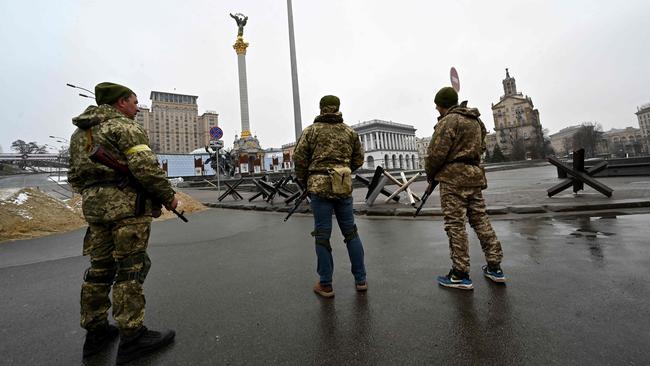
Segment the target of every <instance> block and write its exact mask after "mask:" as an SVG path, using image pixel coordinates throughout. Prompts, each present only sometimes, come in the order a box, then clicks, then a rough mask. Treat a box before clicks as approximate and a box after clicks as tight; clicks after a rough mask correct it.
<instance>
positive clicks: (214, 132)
mask: <svg viewBox="0 0 650 366" xmlns="http://www.w3.org/2000/svg"><path fill="white" fill-rule="evenodd" d="M210 136H212V138H213V139H215V140H219V139H220V138H222V137H223V130H222V129H220V128H219V127H217V126H214V127H211V128H210Z"/></svg>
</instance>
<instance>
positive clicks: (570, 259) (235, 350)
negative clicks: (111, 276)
mask: <svg viewBox="0 0 650 366" xmlns="http://www.w3.org/2000/svg"><path fill="white" fill-rule="evenodd" d="M282 218H283V215H282V214H280V213H267V212H253V211H236V210H217V209H213V210H208V211H205V212H202V213H198V214H194V215H191V216H190V217H189V219H190V223H189V224H184V223H182V222H180V221H179V220H168V221H164V222H158V223H155V224H154V228H153V234H152V244H151V248H150V256H151V258H152V261H153V267H152V270H151V272H150V273H149V277H148V279H147V282H146V284H145V293H146V295H147V315H146V324H147V325H148V326H150V327H151V328H157V327H161V326H164V327H171V328H174V329H175V330H176V331H177V338H176V342H175V344H174V345H173V346H172V347H170V348H169V349H167V350H165V351H162V352H159V353H157V354H155V355H152V356H150V357H147V358H145V359H142V360H141V361H137V362H134V363H133V365H221V364H226V365H258V364H259V365H262V364H265V365H268V364H273V365H275V364H287V365H306V364H307V365H308V364H315V365H333V364H336V365H339V364H340V365H396V364H399V365H405V364H454V365H474V364H501V365H522V364H536V365H542V364H543V365H566V364H570V365H575V364H582V365H612V364H619V365H620V364H625V365H647V364H649V363H650V353H649V352H648V345H649V340H650V330H649V329H650V316H649V315H650V314H649V312H650V310H649V309H650V306H648V302H649V301H648V300H649V299H650V288H649V285H648V283H650V282H649V280H650V271H648V268H649V266H650V246H648V237H649V236H650V228H649V227H648V224H647V223H648V222H650V215H632V216H619V217H608V218H603V217H592V218H589V217H576V218H562V219H535V220H517V221H507V220H499V221H495V222H494V226H495V229H496V230H497V233H498V235H499V237H500V239H501V241H502V243H503V246H504V251H505V258H504V262H503V268H504V270H505V272H506V274H507V275H508V276H509V277H510V281H509V283H508V284H507V286H498V285H495V284H492V283H491V282H488V281H487V280H485V279H484V278H482V277H481V275H480V265H481V264H483V257H482V254H481V252H480V248H479V245H478V242H477V241H476V238H475V236H473V235H470V237H471V240H472V243H471V245H472V247H471V249H470V251H471V254H472V260H473V262H472V263H473V267H472V272H471V274H472V278H473V280H474V286H475V290H474V291H472V292H462V291H459V290H452V289H445V288H440V287H438V286H437V285H436V284H435V282H434V278H435V276H436V275H439V274H443V273H446V272H447V271H448V269H449V267H450V261H449V258H448V249H447V240H446V236H445V233H444V231H443V230H442V223H441V222H440V221H425V220H400V219H395V218H390V219H385V218H374V219H370V218H358V219H357V223H358V226H359V231H360V234H361V238H362V240H363V242H364V246H365V249H366V266H367V270H368V281H369V286H370V289H369V291H368V292H367V293H366V294H358V293H356V292H355V290H354V285H353V278H352V275H351V274H350V273H349V261H348V259H347V253H346V251H345V249H344V246H343V243H342V239H341V236H340V234H339V233H336V234H335V235H334V237H333V241H332V243H333V247H334V254H335V266H336V271H335V279H334V280H335V282H334V289H335V291H336V297H335V298H334V299H331V300H323V299H320V298H319V297H317V296H316V295H315V294H313V293H312V292H311V287H312V285H313V284H314V282H315V281H316V280H317V277H316V274H315V261H316V260H315V254H314V249H313V246H314V245H313V238H311V236H310V235H309V232H310V231H311V226H312V218H311V217H310V216H305V215H295V216H294V217H292V219H291V220H290V221H289V222H287V223H282ZM82 236H83V230H79V231H75V232H71V233H66V234H61V235H54V236H49V237H44V238H40V239H34V240H25V241H18V242H8V243H3V244H0V294H1V299H2V300H0V354H1V355H2V357H0V364H2V365H75V364H82V360H81V347H82V344H83V338H84V334H85V333H84V331H83V330H82V329H81V328H79V325H78V324H79V319H78V316H79V289H80V284H81V276H82V273H83V271H84V269H85V268H86V266H87V265H88V261H87V258H84V257H81V256H80V253H81V240H82ZM116 348H117V343H115V344H113V346H112V347H111V348H110V349H108V350H107V351H106V352H104V353H102V354H100V355H98V356H96V357H94V358H92V359H90V360H89V361H88V362H86V364H88V365H109V364H114V360H115V352H116Z"/></svg>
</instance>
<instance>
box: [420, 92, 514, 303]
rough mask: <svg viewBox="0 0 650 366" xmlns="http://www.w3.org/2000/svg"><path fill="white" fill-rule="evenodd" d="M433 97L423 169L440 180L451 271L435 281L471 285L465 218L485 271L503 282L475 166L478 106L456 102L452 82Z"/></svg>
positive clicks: (480, 137)
mask: <svg viewBox="0 0 650 366" xmlns="http://www.w3.org/2000/svg"><path fill="white" fill-rule="evenodd" d="M434 102H435V104H436V109H437V110H438V112H439V113H440V117H438V123H437V124H436V126H435V129H434V133H433V137H432V138H431V142H430V144H429V147H428V156H427V158H426V164H425V170H426V173H427V179H428V180H436V181H438V182H439V183H440V205H441V207H442V213H443V216H444V220H445V231H446V232H447V236H448V237H449V250H450V252H451V261H452V268H451V271H449V274H447V275H445V276H439V277H438V283H439V284H440V285H442V286H445V287H452V288H458V289H464V290H471V289H472V288H473V285H472V280H471V279H470V277H469V269H470V266H469V243H468V240H467V231H466V230H465V222H466V220H469V224H470V226H471V227H472V228H473V229H474V231H475V232H476V235H477V236H478V239H479V241H480V242H481V248H482V249H483V253H484V254H485V259H486V261H487V264H486V265H485V266H483V274H484V276H485V277H487V278H489V279H490V280H492V281H494V282H505V280H506V277H505V275H504V274H503V271H502V270H501V259H502V257H503V251H502V249H501V243H500V242H499V240H498V239H497V236H496V233H495V232H494V229H492V225H490V219H489V218H488V215H487V211H486V206H485V200H484V199H483V195H482V193H481V191H482V190H483V189H485V188H487V180H486V178H485V171H484V170H483V168H482V167H481V166H480V163H481V155H482V154H483V152H484V151H485V135H486V133H487V132H486V129H485V125H483V122H482V121H481V120H480V119H479V116H480V113H479V111H478V109H476V108H466V107H465V106H459V105H458V93H457V92H456V90H454V89H453V88H451V87H445V88H442V89H440V91H438V93H437V94H436V96H435V99H434Z"/></svg>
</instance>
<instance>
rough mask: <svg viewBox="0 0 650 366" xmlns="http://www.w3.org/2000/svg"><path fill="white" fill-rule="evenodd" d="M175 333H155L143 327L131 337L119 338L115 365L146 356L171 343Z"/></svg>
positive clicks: (164, 331)
mask: <svg viewBox="0 0 650 366" xmlns="http://www.w3.org/2000/svg"><path fill="white" fill-rule="evenodd" d="M175 335H176V333H175V332H174V331H173V330H163V331H160V332H158V331H155V330H149V329H147V327H145V326H143V327H142V328H140V330H139V331H138V332H137V333H136V334H135V335H133V336H131V337H120V347H119V348H118V349H117V364H118V365H121V364H125V363H127V362H129V361H133V360H135V359H136V358H140V357H142V356H144V355H148V354H150V353H152V352H153V351H155V350H157V349H159V348H162V347H165V346H166V345H168V344H170V343H172V341H173V340H174V336H175Z"/></svg>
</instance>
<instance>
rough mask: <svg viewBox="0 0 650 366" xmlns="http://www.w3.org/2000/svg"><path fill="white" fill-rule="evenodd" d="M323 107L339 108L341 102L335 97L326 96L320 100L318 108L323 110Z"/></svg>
mask: <svg viewBox="0 0 650 366" xmlns="http://www.w3.org/2000/svg"><path fill="white" fill-rule="evenodd" d="M325 106H336V107H337V108H338V107H340V106H341V100H340V99H339V97H337V96H335V95H326V96H324V97H322V98H320V108H321V109H323V107H325Z"/></svg>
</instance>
